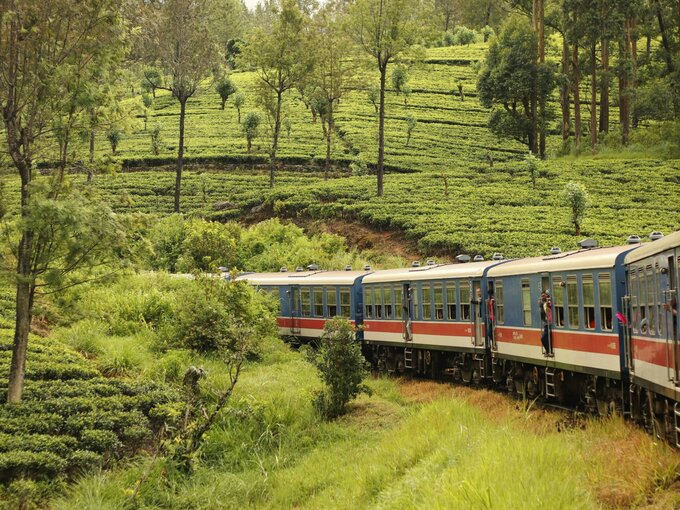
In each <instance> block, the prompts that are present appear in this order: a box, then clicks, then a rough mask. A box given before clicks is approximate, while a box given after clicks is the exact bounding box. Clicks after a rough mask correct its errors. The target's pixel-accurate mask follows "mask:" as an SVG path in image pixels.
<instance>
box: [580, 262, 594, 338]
mask: <svg viewBox="0 0 680 510" xmlns="http://www.w3.org/2000/svg"><path fill="white" fill-rule="evenodd" d="M581 283H582V289H583V325H584V326H585V328H586V329H595V282H594V281H593V275H592V274H584V275H583V277H582V279H581Z"/></svg>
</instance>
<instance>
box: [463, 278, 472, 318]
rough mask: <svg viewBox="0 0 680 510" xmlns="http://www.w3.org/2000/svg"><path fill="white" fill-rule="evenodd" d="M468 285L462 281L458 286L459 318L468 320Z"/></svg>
mask: <svg viewBox="0 0 680 510" xmlns="http://www.w3.org/2000/svg"><path fill="white" fill-rule="evenodd" d="M470 304H471V303H470V286H469V285H467V284H466V283H463V284H462V285H461V286H460V320H462V321H469V320H470Z"/></svg>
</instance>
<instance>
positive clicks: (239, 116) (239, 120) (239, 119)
mask: <svg viewBox="0 0 680 510" xmlns="http://www.w3.org/2000/svg"><path fill="white" fill-rule="evenodd" d="M236 111H237V112H238V123H239V124H240V123H241V109H240V108H236Z"/></svg>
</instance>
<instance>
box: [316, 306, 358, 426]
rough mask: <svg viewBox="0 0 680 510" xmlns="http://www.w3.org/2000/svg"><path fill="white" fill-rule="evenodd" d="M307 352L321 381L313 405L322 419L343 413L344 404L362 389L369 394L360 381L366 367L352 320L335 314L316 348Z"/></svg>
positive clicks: (345, 405) (344, 409) (345, 407)
mask: <svg viewBox="0 0 680 510" xmlns="http://www.w3.org/2000/svg"><path fill="white" fill-rule="evenodd" d="M308 352H309V354H310V361H311V362H312V364H313V365H314V366H315V367H316V369H317V370H318V372H319V375H320V376H321V380H322V381H323V383H324V389H323V390H321V391H319V392H317V394H316V396H315V397H314V407H315V408H316V410H317V411H318V412H319V413H320V414H321V416H323V417H324V418H325V419H333V418H337V417H338V416H341V415H343V414H345V413H346V412H347V404H349V402H350V401H352V400H354V399H355V398H356V397H358V396H359V395H360V394H361V393H366V394H368V395H370V394H371V390H370V388H369V387H368V386H366V385H365V384H363V380H364V379H365V378H366V376H367V375H368V370H367V369H366V360H365V359H364V356H363V354H362V353H361V343H360V342H358V341H357V339H356V331H355V329H354V327H353V326H352V323H351V322H349V321H347V320H345V319H341V318H338V317H336V318H334V319H332V320H330V321H328V322H326V325H325V326H324V331H323V335H322V336H321V343H320V345H319V350H318V352H314V351H311V350H310V351H308Z"/></svg>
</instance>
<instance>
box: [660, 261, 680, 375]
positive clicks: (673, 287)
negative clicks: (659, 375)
mask: <svg viewBox="0 0 680 510" xmlns="http://www.w3.org/2000/svg"><path fill="white" fill-rule="evenodd" d="M677 270H678V268H677V264H676V261H675V258H674V257H673V256H670V257H668V273H667V276H668V281H667V282H666V283H665V284H664V283H662V289H663V303H664V307H663V308H664V316H665V317H664V319H665V320H664V323H665V324H664V325H665V328H664V329H665V330H666V343H667V345H668V346H669V348H670V350H671V353H670V356H669V360H668V365H669V366H668V371H669V378H671V379H673V380H674V381H675V382H676V384H677V383H678V381H680V359H678V357H680V353H678V348H679V347H680V346H679V345H678V343H679V342H680V338H678V316H677V309H678V289H677V285H678V272H677Z"/></svg>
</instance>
